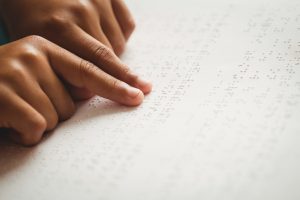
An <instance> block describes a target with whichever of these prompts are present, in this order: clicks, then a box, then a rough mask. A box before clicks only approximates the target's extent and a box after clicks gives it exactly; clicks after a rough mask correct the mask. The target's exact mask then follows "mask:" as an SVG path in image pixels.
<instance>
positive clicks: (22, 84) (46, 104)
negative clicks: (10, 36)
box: [0, 36, 151, 145]
mask: <svg viewBox="0 0 300 200" xmlns="http://www.w3.org/2000/svg"><path fill="white" fill-rule="evenodd" d="M99 52H101V53H99V54H98V55H99V60H101V62H106V61H107V62H108V63H109V65H107V66H108V67H109V70H111V71H110V72H108V73H110V74H111V75H109V74H108V73H106V72H107V71H106V72H104V71H102V70H101V69H100V68H98V67H97V66H95V65H93V64H91V63H90V62H88V61H86V60H83V59H81V58H79V57H77V56H75V55H74V54H72V53H70V52H68V51H67V50H64V49H62V48H60V47H59V46H57V45H55V44H53V43H51V42H49V41H47V40H46V39H43V38H41V37H39V36H31V37H27V38H24V39H21V40H18V41H15V42H13V43H10V44H7V45H4V46H0V111H1V112H0V128H1V127H2V128H3V127H4V128H12V129H14V130H15V131H16V132H15V133H14V134H13V138H14V139H15V140H16V141H17V142H19V143H22V144H24V145H32V144H36V143H38V142H39V141H40V139H41V137H42V135H43V133H44V132H45V131H47V130H51V129H53V128H55V126H56V125H57V123H58V121H61V120H66V119H68V118H69V117H70V116H71V115H72V114H73V113H74V110H75V107H74V103H73V100H72V98H71V96H70V94H69V93H68V91H67V90H66V89H65V87H64V85H63V84H62V82H61V81H60V79H59V78H58V76H59V77H60V78H61V79H63V81H65V82H67V83H68V84H70V85H72V86H74V88H86V89H87V91H91V92H92V93H95V94H98V95H100V96H102V97H105V98H109V99H111V100H113V101H117V102H119V103H122V104H126V105H130V106H135V105H138V104H140V103H141V102H142V101H143V97H144V95H143V92H144V93H146V92H149V91H150V89H151V85H149V84H148V83H145V82H143V81H141V80H140V79H139V78H138V77H137V76H136V75H134V74H133V73H130V72H129V71H128V70H127V68H124V67H123V65H122V64H121V63H120V61H119V60H118V58H117V57H116V56H115V55H114V54H113V53H112V52H111V51H110V50H109V49H107V48H106V47H104V46H102V48H100V49H99ZM124 72H125V73H124ZM126 72H128V73H126ZM115 77H118V78H119V79H122V80H123V81H124V82H123V81H120V80H119V79H117V78H115ZM125 82H127V83H128V84H130V85H132V86H135V87H132V86H129V85H128V84H126V83H125ZM137 88H139V89H137ZM73 90H74V89H73ZM141 90H142V91H143V92H142V91H141ZM73 93H78V92H76V90H75V92H74V91H73Z"/></svg>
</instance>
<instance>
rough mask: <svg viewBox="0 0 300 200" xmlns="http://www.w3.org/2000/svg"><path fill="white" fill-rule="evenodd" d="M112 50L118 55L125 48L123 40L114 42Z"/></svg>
mask: <svg viewBox="0 0 300 200" xmlns="http://www.w3.org/2000/svg"><path fill="white" fill-rule="evenodd" d="M113 46H114V50H115V52H116V54H117V55H120V54H122V53H123V52H124V50H125V41H119V42H118V43H116V44H114V45H113Z"/></svg>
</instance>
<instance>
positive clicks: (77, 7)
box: [71, 1, 91, 18]
mask: <svg viewBox="0 0 300 200" xmlns="http://www.w3.org/2000/svg"><path fill="white" fill-rule="evenodd" d="M71 10H72V12H73V13H74V16H76V17H79V18H81V17H86V16H89V14H90V13H91V6H90V5H89V4H88V1H77V2H76V3H75V4H74V5H72V6H71Z"/></svg>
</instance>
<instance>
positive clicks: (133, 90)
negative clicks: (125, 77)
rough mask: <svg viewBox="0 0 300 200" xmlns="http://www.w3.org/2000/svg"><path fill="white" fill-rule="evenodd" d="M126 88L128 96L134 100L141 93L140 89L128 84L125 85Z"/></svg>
mask: <svg viewBox="0 0 300 200" xmlns="http://www.w3.org/2000/svg"><path fill="white" fill-rule="evenodd" d="M124 87H125V88H126V91H127V94H128V96H129V97H130V98H132V99H134V98H136V97H137V96H138V95H139V94H140V93H141V91H140V90H139V89H137V88H134V87H131V86H130V85H128V84H126V83H124Z"/></svg>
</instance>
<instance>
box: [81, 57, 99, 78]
mask: <svg viewBox="0 0 300 200" xmlns="http://www.w3.org/2000/svg"><path fill="white" fill-rule="evenodd" d="M97 70H98V67H96V66H95V65H94V64H93V63H91V62H89V61H87V60H83V59H82V60H81V62H80V67H79V71H80V74H82V75H87V74H88V75H89V74H91V73H95V72H96V71H97Z"/></svg>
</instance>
